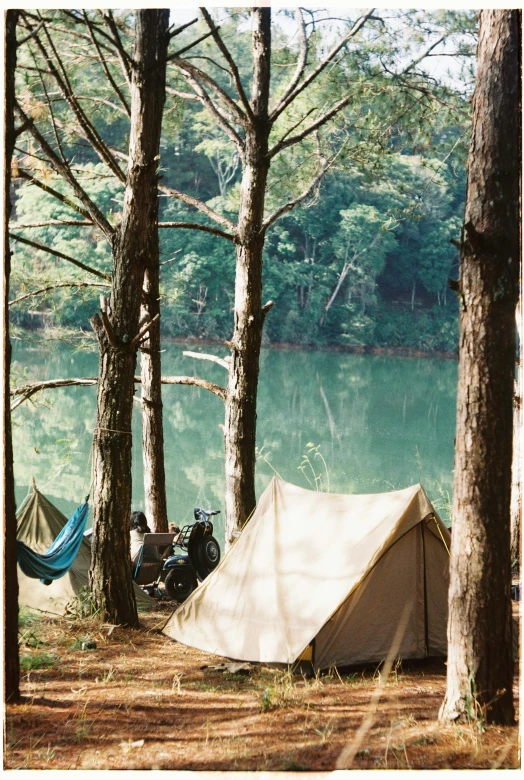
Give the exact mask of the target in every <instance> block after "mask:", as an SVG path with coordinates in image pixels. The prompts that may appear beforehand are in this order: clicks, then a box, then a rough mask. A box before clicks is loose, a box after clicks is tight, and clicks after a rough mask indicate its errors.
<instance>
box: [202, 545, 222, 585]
mask: <svg viewBox="0 0 524 780" xmlns="http://www.w3.org/2000/svg"><path fill="white" fill-rule="evenodd" d="M197 558H198V562H199V564H200V566H199V572H200V569H202V570H203V571H204V572H205V577H207V575H208V574H211V572H212V571H213V569H216V567H217V566H218V564H219V563H220V545H219V544H218V542H217V540H216V539H215V537H214V536H204V538H203V539H202V540H201V542H200V544H199V545H198V547H197ZM205 577H204V579H205Z"/></svg>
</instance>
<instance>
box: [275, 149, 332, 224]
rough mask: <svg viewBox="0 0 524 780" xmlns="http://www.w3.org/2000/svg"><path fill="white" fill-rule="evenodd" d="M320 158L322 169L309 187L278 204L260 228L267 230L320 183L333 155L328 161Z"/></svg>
mask: <svg viewBox="0 0 524 780" xmlns="http://www.w3.org/2000/svg"><path fill="white" fill-rule="evenodd" d="M321 159H322V169H321V171H320V173H319V174H318V176H317V177H316V178H315V179H314V180H313V181H312V182H311V184H310V185H309V187H308V188H307V189H306V190H304V192H303V193H302V195H299V196H298V198H295V199H294V200H290V201H289V202H288V203H286V204H284V205H283V206H280V208H278V209H277V210H276V211H274V212H273V214H271V216H269V217H267V219H265V220H264V222H263V223H262V230H267V229H268V228H269V227H270V226H271V225H272V224H273V223H274V222H276V220H277V219H279V218H280V217H281V216H282V215H283V214H287V213H288V212H289V211H292V210H293V209H294V208H295V207H296V206H299V205H300V204H301V203H303V202H304V201H305V200H307V198H309V196H310V195H311V193H312V192H313V191H314V190H315V188H316V187H318V185H319V184H320V182H321V181H322V179H323V178H324V176H325V175H326V173H327V171H328V170H329V168H330V167H331V165H332V164H333V161H334V159H335V158H334V157H333V158H332V159H331V160H330V161H328V160H326V159H325V158H321Z"/></svg>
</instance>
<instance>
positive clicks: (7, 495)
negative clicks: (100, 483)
mask: <svg viewBox="0 0 524 780" xmlns="http://www.w3.org/2000/svg"><path fill="white" fill-rule="evenodd" d="M17 20H18V11H13V10H10V11H6V15H5V70H4V96H5V104H4V340H5V341H4V344H5V348H4V365H3V375H4V463H3V466H4V468H3V471H4V473H3V488H4V489H3V496H4V499H3V503H4V506H3V510H4V696H5V701H18V700H19V698H20V682H19V679H20V662H19V656H18V576H17V571H16V502H15V482H14V475H13V443H12V438H11V412H10V405H9V372H10V368H11V341H10V339H9V306H8V301H9V276H10V272H11V250H10V248H9V230H8V223H9V216H10V214H11V199H10V187H11V160H12V156H13V148H14V144H15V120H14V99H15V69H16V23H17Z"/></svg>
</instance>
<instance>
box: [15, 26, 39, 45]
mask: <svg viewBox="0 0 524 780" xmlns="http://www.w3.org/2000/svg"><path fill="white" fill-rule="evenodd" d="M43 26H44V22H43V21H42V22H40V24H39V25H38V27H35V29H34V30H32V32H30V33H29V35H26V36H25V38H22V39H21V40H20V41H17V42H16V47H17V48H18V47H19V46H23V45H24V43H27V41H30V40H31V38H34V36H35V35H38V33H39V32H40V30H41V29H42V27H43Z"/></svg>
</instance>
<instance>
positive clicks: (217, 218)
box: [158, 185, 237, 233]
mask: <svg viewBox="0 0 524 780" xmlns="http://www.w3.org/2000/svg"><path fill="white" fill-rule="evenodd" d="M158 189H159V190H160V192H163V193H165V194H166V195H171V196H172V197H173V198H176V200H181V201H182V202H183V203H187V205H188V206H193V207H194V208H195V209H198V210H199V211H201V212H202V214H206V216H208V217H209V218H210V219H212V220H213V222H218V224H219V225H223V226H224V227H226V228H227V229H228V230H230V231H231V232H232V233H236V231H237V228H236V225H233V223H232V222H230V221H229V219H227V218H226V217H223V216H222V215H221V214H217V213H216V211H213V209H210V208H209V206H206V204H205V203H204V202H203V201H201V200H198V199H197V198H193V197H191V195H186V194H185V193H184V192H178V190H174V189H172V188H171V187H165V186H164V185H161V186H159V188H158Z"/></svg>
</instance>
